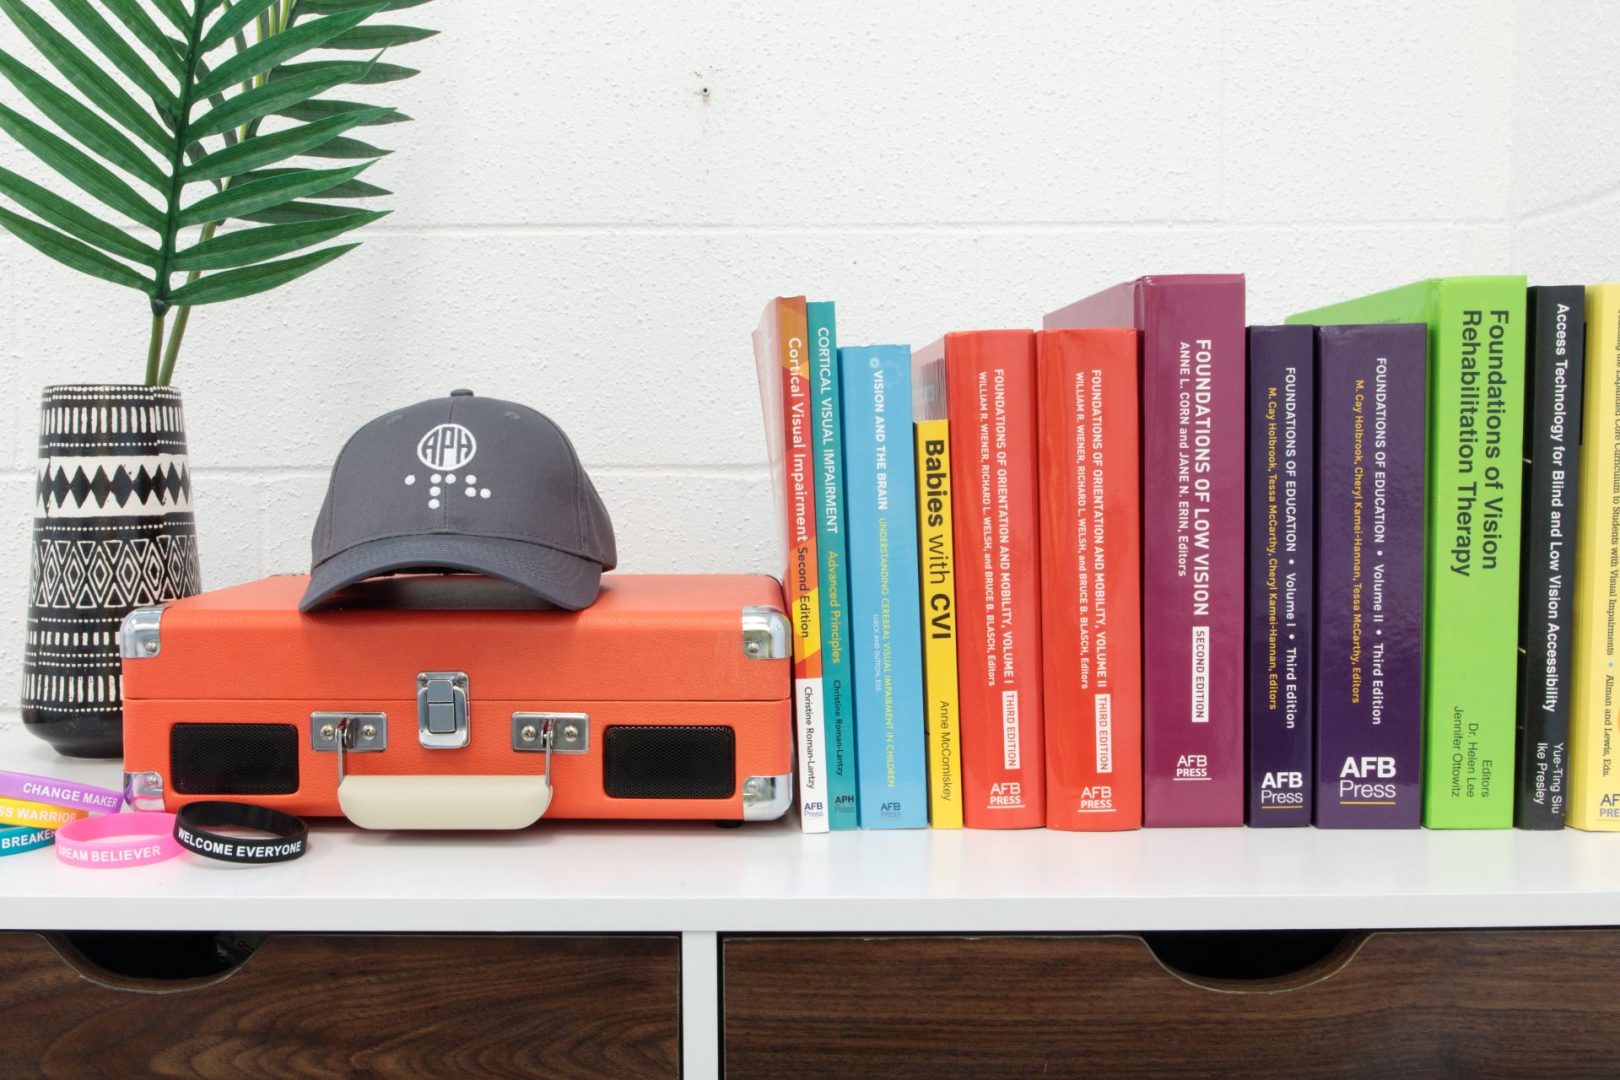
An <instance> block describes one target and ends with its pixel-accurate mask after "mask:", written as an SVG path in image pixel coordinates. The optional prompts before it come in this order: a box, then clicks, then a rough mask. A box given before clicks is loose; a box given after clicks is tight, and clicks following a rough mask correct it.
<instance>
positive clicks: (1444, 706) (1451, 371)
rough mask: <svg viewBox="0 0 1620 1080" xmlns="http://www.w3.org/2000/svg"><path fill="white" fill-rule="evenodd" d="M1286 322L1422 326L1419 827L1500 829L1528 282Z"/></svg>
mask: <svg viewBox="0 0 1620 1080" xmlns="http://www.w3.org/2000/svg"><path fill="white" fill-rule="evenodd" d="M1288 321H1289V322H1300V323H1315V324H1317V325H1332V324H1345V323H1387V322H1421V323H1427V324H1428V326H1429V380H1430V381H1429V446H1428V461H1429V491H1428V535H1427V540H1426V544H1427V552H1426V567H1425V575H1424V577H1425V587H1424V627H1425V631H1424V642H1423V647H1424V691H1423V701H1424V710H1423V711H1424V748H1423V750H1424V753H1423V758H1424V760H1423V824H1424V825H1426V826H1428V827H1429V828H1431V829H1506V828H1510V827H1511V826H1512V824H1513V755H1514V742H1515V719H1514V710H1515V708H1516V707H1517V671H1518V613H1519V522H1520V521H1521V517H1520V510H1519V503H1520V494H1521V488H1522V485H1523V475H1522V471H1521V468H1520V455H1521V453H1522V448H1523V445H1524V377H1525V371H1524V323H1525V279H1524V278H1522V277H1512V276H1507V277H1456V278H1436V279H1433V280H1430V281H1422V282H1418V283H1416V284H1414V285H1408V286H1404V287H1402V288H1399V289H1391V290H1390V291H1388V292H1382V293H1376V294H1374V295H1372V296H1366V297H1362V298H1361V299H1359V300H1350V301H1347V302H1345V303H1342V304H1334V305H1332V306H1330V307H1325V308H1317V309H1316V310H1314V311H1305V312H1301V313H1299V314H1297V315H1294V316H1291V317H1290V318H1289V320H1288ZM1375 587H1376V580H1375Z"/></svg>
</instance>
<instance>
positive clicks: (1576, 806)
mask: <svg viewBox="0 0 1620 1080" xmlns="http://www.w3.org/2000/svg"><path fill="white" fill-rule="evenodd" d="M1584 413H1585V415H1584V417H1583V421H1582V425H1581V427H1582V440H1581V480H1580V510H1579V522H1578V524H1577V525H1576V542H1575V641H1574V648H1575V655H1574V657H1573V661H1574V662H1573V672H1572V680H1571V681H1572V686H1571V693H1570V717H1569V809H1568V813H1567V818H1566V820H1567V823H1568V824H1569V825H1572V826H1574V827H1575V828H1577V829H1594V830H1597V829H1601V830H1605V831H1620V769H1617V768H1616V765H1617V764H1620V762H1617V757H1616V750H1617V747H1616V745H1615V742H1616V736H1617V734H1620V733H1617V732H1616V721H1617V716H1620V702H1617V701H1616V681H1615V680H1616V678H1617V676H1620V671H1617V670H1616V668H1615V662H1616V651H1617V650H1616V647H1615V632H1616V629H1617V627H1616V613H1617V608H1620V462H1617V461H1616V460H1615V453H1616V448H1617V447H1620V284H1612V285H1593V286H1590V287H1588V288H1587V290H1586V406H1585V409H1584Z"/></svg>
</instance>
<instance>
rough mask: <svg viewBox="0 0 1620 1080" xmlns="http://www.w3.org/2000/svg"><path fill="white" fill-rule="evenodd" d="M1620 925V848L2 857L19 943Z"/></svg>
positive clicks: (1279, 841) (6, 757)
mask: <svg viewBox="0 0 1620 1080" xmlns="http://www.w3.org/2000/svg"><path fill="white" fill-rule="evenodd" d="M0 768H6V769H13V770H17V771H22V772H34V773H44V774H47V775H53V776H58V777H62V778H66V779H74V780H81V781H84V782H88V783H99V784H103V785H105V786H108V787H117V786H119V784H120V783H121V779H122V773H121V767H120V765H119V764H118V763H117V762H84V761H74V760H71V759H66V758H60V757H57V756H56V755H55V754H54V753H53V752H52V751H51V750H50V749H49V748H48V747H46V746H45V744H44V743H42V742H40V741H39V740H37V739H35V738H34V737H33V736H31V735H29V734H28V733H27V732H26V731H23V730H21V729H14V730H11V731H7V732H4V733H0ZM1615 925H1620V835H1602V834H1587V833H1580V832H1575V831H1573V830H1566V831H1564V832H1561V833H1524V832H1517V831H1499V832H1429V831H1427V830H1423V831H1411V832H1375V831H1360V832H1350V831H1319V830H1315V829H1286V830H1258V829H1157V830H1143V831H1140V832H1129V833H1111V834H1072V833H1056V832H1047V831H1045V830H1031V831H1021V832H995V833H992V832H972V831H964V832H943V831H933V830H918V831H906V832H859V833H836V834H832V835H820V836H806V835H803V834H801V833H800V832H799V831H798V827H797V824H796V823H795V822H794V821H793V820H792V815H790V819H789V820H784V821H782V822H778V823H773V824H768V825H751V826H744V827H742V828H740V829H721V828H717V827H716V826H714V825H711V824H707V823H700V824H671V825H660V824H644V825H624V824H613V823H566V822H545V821H542V822H541V823H539V824H538V825H536V826H535V827H533V828H531V829H528V830H525V831H523V832H520V833H370V832H366V831H364V830H360V829H356V828H354V827H352V826H349V825H347V824H345V823H342V822H332V821H317V822H313V823H312V826H311V837H310V851H309V854H308V855H306V856H305V857H304V858H303V859H300V860H297V861H295V862H291V863H282V864H279V865H272V866H257V867H255V866H233V865H228V864H225V863H218V862H210V861H208V860H205V859H201V858H198V857H196V856H193V855H191V854H189V853H186V854H183V855H181V856H180V857H179V858H177V859H174V860H171V861H169V862H166V863H161V864H158V865H156V866H149V867H138V868H131V869H123V870H92V869H86V868H82V867H70V866H64V865H62V864H61V863H59V862H58V861H57V860H56V857H55V855H54V853H52V852H51V851H50V850H49V849H44V850H40V851H34V852H26V853H23V854H20V855H15V856H8V857H6V858H0V929H42V930H43V929H60V930H80V929H109V930H112V929H120V930H129V929H147V930H177V929H199V928H207V929H233V930H308V931H469V932H487V931H531V932H545V931H567V932H625V931H642V932H650V931H720V932H728V931H732V932H735V931H745V932H746V931H755V932H767V931H770V932H790V933H817V932H855V933H862V932H907V931H912V932H915V931H964V932H989V931H1086V930H1219V929H1285V928H1300V929H1304V928H1344V929H1356V928H1375V927H1437V926H1479V927H1491V926H1615Z"/></svg>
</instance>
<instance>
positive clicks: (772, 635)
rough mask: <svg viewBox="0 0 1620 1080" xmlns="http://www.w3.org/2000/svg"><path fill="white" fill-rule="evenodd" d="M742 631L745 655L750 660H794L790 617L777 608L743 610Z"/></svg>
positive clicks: (748, 608)
mask: <svg viewBox="0 0 1620 1080" xmlns="http://www.w3.org/2000/svg"><path fill="white" fill-rule="evenodd" d="M742 631H743V655H744V656H746V657H748V659H750V660H789V659H792V657H793V644H792V639H791V634H792V627H791V626H790V625H789V624H788V617H787V616H786V615H785V614H783V613H782V612H781V611H779V610H777V609H776V608H773V607H745V608H743V611H742Z"/></svg>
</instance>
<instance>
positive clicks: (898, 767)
mask: <svg viewBox="0 0 1620 1080" xmlns="http://www.w3.org/2000/svg"><path fill="white" fill-rule="evenodd" d="M838 353H839V363H840V364H841V366H842V368H843V372H842V380H841V381H842V387H843V406H844V416H843V420H844V481H845V489H844V495H845V499H846V501H847V505H846V507H845V509H846V511H847V513H848V518H847V521H848V525H849V528H848V529H847V530H846V532H845V539H846V542H847V543H848V546H849V556H850V559H849V600H850V604H849V608H850V621H849V627H850V632H849V655H850V660H851V662H852V664H853V667H854V676H855V715H856V716H857V718H858V722H857V724H856V726H855V740H856V754H855V762H856V772H857V774H858V776H859V778H860V818H861V827H862V828H863V829H922V828H926V827H927V826H928V773H927V757H926V751H925V735H924V731H923V671H922V614H921V610H920V607H919V605H920V602H921V597H920V593H921V585H920V583H919V580H918V577H917V493H916V489H915V485H914V479H915V468H916V466H915V461H916V458H915V453H914V450H913V446H912V438H911V349H910V348H909V347H907V346H905V345H872V346H862V347H860V348H848V349H840V350H838Z"/></svg>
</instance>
